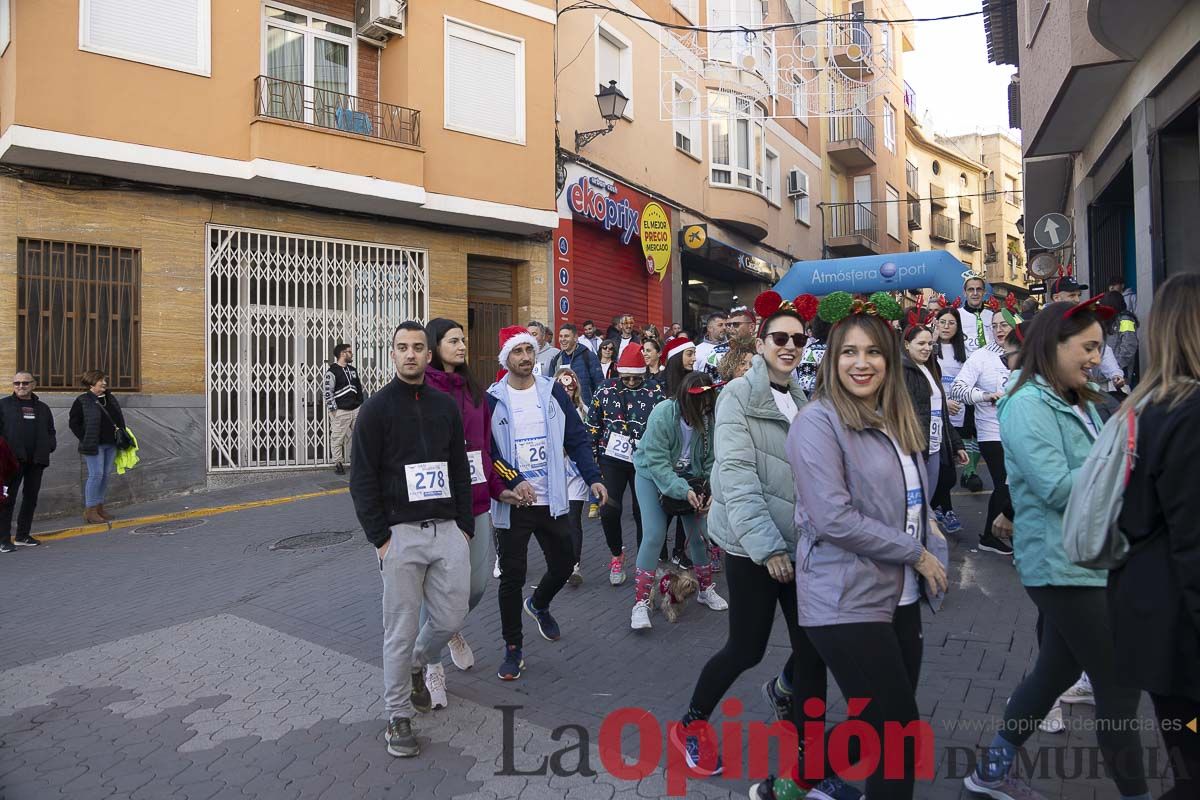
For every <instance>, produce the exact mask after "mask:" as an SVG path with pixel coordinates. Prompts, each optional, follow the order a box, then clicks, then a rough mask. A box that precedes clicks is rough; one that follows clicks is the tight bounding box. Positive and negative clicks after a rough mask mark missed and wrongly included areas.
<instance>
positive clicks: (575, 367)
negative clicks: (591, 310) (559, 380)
mask: <svg viewBox="0 0 1200 800" xmlns="http://www.w3.org/2000/svg"><path fill="white" fill-rule="evenodd" d="M578 335H579V329H578V328H576V327H575V326H574V325H573V324H571V323H570V322H564V323H563V324H562V325H560V326H559V328H558V345H559V347H560V348H562V349H560V350H559V351H558V353H557V354H556V355H555V356H554V357H553V358H552V359H550V371H549V372H547V373H545V374H547V375H550V376H556V375H557V374H558V370H559V367H570V369H571V371H572V372H574V373H575V376H576V378H577V380H578V381H579V391H580V392H581V393H582V395H583V402H584V404H585V405H587V404H590V403H591V402H592V395H594V394H595V393H596V391H597V390H598V389H599V388H600V386H601V385H602V384H603V383H604V373H603V372H601V371H600V359H599V358H597V357H596V354H595V353H593V352H592V351H591V350H589V349H588V348H587V347H584V346H583V345H582V344H581V343H580V342H581V340H580V339H579V338H578Z"/></svg>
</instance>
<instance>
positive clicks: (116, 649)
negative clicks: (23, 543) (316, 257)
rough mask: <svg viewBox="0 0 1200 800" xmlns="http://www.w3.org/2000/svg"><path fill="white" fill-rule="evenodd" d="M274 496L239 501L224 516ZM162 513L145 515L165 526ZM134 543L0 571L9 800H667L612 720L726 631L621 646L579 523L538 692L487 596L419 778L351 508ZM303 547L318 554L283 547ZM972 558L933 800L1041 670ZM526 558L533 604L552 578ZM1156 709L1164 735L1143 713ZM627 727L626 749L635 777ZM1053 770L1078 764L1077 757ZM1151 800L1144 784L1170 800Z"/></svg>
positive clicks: (1062, 740)
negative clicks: (509, 720) (396, 751)
mask: <svg viewBox="0 0 1200 800" xmlns="http://www.w3.org/2000/svg"><path fill="white" fill-rule="evenodd" d="M324 477H325V478H327V479H330V480H333V476H328V475H327V476H324ZM314 479H319V478H314ZM283 485H284V484H283V483H282V482H281V483H280V484H279V486H283ZM268 488H270V487H267V486H265V485H263V484H257V485H254V486H247V487H241V488H239V489H236V490H229V491H230V493H229V494H222V495H221V499H222V504H225V503H228V502H233V501H231V500H228V499H226V498H234V497H242V498H244V499H250V498H253V497H256V496H257V497H262V496H263V495H264V494H265V493H266V490H267V489H268ZM310 490H311V489H310ZM214 494H215V493H214ZM985 497H986V496H984V495H979V496H964V497H956V503H957V504H958V505H959V507H960V513H962V516H963V517H964V519H965V521H966V522H967V528H968V530H975V529H978V526H979V519H978V517H979V515H980V514H981V512H982V506H983V501H984V499H985ZM196 499H197V498H196V497H195V496H189V497H187V498H182V499H180V500H179V504H194V503H195V502H196ZM206 499H207V496H206ZM163 503H164V504H163V505H162V506H155V507H154V509H153V510H154V511H155V512H156V513H161V512H162V511H163V510H169V507H168V504H167V503H166V501H163ZM151 505H153V504H147V506H151ZM631 528H632V526H631V525H630V526H627V536H626V539H627V546H628V547H630V548H631V547H633V533H632V530H631ZM134 530H136V529H126V530H116V531H111V532H105V533H100V534H98V535H94V536H86V537H82V538H78V539H69V540H61V541H51V542H49V543H47V544H45V545H44V546H43V547H40V548H37V549H36V550H24V551H19V552H17V553H15V554H13V555H10V556H6V557H4V558H3V559H0V581H3V584H2V585H3V587H4V595H3V596H4V600H5V606H6V608H7V609H8V613H6V614H5V615H4V616H3V617H0V797H3V798H5V800H42V799H43V798H59V797H62V798H72V800H75V799H76V798H80V799H86V800H90V799H91V798H148V799H149V798H153V799H154V800H157V799H158V798H166V797H172V798H211V797H218V798H234V797H236V798H243V799H244V798H317V797H329V798H339V799H340V798H358V797H366V798H376V797H388V798H434V797H438V798H440V797H457V798H468V799H469V800H499V799H500V798H505V799H507V798H564V797H566V798H573V799H574V798H579V799H580V800H590V799H591V798H635V797H642V798H653V797H663V796H665V795H666V785H665V780H664V775H663V773H662V772H661V771H660V770H655V771H654V772H653V773H651V774H649V775H647V776H646V777H644V778H642V779H641V780H630V781H626V780H621V779H618V778H616V777H613V776H612V775H611V774H609V772H608V771H607V770H605V769H604V766H603V763H602V760H601V757H600V754H599V752H598V751H597V747H598V744H599V733H600V730H601V723H602V721H603V719H604V717H605V715H606V714H608V713H610V712H611V711H613V710H615V709H616V708H618V707H623V706H634V707H639V708H641V709H644V710H645V712H646V713H647V714H652V715H653V716H654V717H655V718H656V719H657V720H658V721H659V722H660V723H661V722H666V721H669V720H672V719H675V718H677V717H678V715H679V714H680V713H681V712H682V711H683V709H684V708H685V707H686V705H687V702H688V699H689V696H690V693H691V689H692V686H693V684H694V681H695V679H696V676H697V674H698V672H699V669H700V666H701V665H702V664H703V662H704V660H705V659H706V658H707V657H708V656H709V655H710V654H711V653H713V652H715V650H716V649H718V648H719V647H720V646H721V645H722V644H723V642H724V639H725V635H726V620H727V617H726V615H724V614H719V613H715V612H712V611H709V610H708V609H706V608H704V607H701V606H697V605H694V604H693V605H689V606H688V607H687V609H686V610H685V612H684V614H683V616H682V618H681V620H680V621H679V623H678V624H675V625H670V624H668V623H667V622H666V621H665V620H663V618H662V617H661V616H659V615H655V616H654V617H653V622H654V628H653V629H652V630H650V631H645V632H633V631H631V630H630V629H629V608H630V605H631V603H632V591H633V590H632V587H631V585H630V584H626V585H625V586H623V587H620V588H619V589H613V588H611V587H609V586H608V584H607V580H606V571H607V550H606V548H605V547H604V541H603V536H602V535H601V533H600V531H599V527H598V525H596V524H595V523H589V524H588V527H587V529H586V534H585V544H584V573H585V578H586V581H585V583H584V585H583V586H582V587H581V588H579V589H572V588H570V587H568V588H566V589H564V590H563V593H562V594H561V595H560V596H559V598H558V599H556V601H555V605H554V609H555V613H556V615H557V617H558V619H559V621H560V623H561V624H562V626H563V629H564V636H563V639H562V640H561V641H559V642H556V643H551V642H546V641H544V640H542V639H540V638H538V637H537V635H536V632H535V631H533V632H531V631H530V629H529V626H528V625H527V626H526V633H527V636H526V648H525V651H526V660H527V670H526V672H525V674H524V675H523V676H522V678H521V679H520V680H519V681H516V682H513V683H503V682H501V681H499V680H497V679H496V677H495V669H496V667H497V666H498V663H499V659H500V654H501V642H500V637H499V628H500V626H499V611H498V608H497V606H496V598H495V589H496V582H495V581H492V582H491V583H490V585H489V588H488V594H487V595H486V596H485V598H484V600H483V602H482V604H481V605H480V606H479V608H477V609H476V610H475V611H474V612H472V614H471V616H470V617H469V619H468V627H467V630H466V635H467V638H468V639H469V641H470V642H471V643H472V645H473V646H474V648H475V653H476V660H477V665H476V667H475V669H473V670H471V671H469V672H465V673H464V672H459V671H457V670H456V669H454V668H453V667H452V666H450V665H449V664H448V660H447V680H448V683H449V687H450V692H451V706H450V708H449V709H447V710H444V711H438V712H435V713H433V714H428V715H422V716H420V718H419V719H418V727H419V736H420V739H421V742H422V746H423V753H422V756H421V757H420V758H419V759H415V760H401V759H393V758H390V757H389V756H387V754H386V753H385V751H384V749H383V746H382V742H381V740H380V736H381V733H382V725H383V722H382V720H381V717H382V711H381V702H380V699H379V693H380V683H381V679H380V670H379V664H380V640H381V625H380V605H379V595H380V584H379V579H378V577H377V574H378V562H377V560H376V559H375V557H374V553H373V551H372V550H371V548H370V546H369V545H368V544H367V543H366V541H365V540H364V538H363V537H362V534H361V531H359V529H358V525H357V522H356V520H355V519H354V516H353V508H352V506H351V503H350V500H349V497H348V496H346V495H345V494H336V495H330V496H325V497H320V498H315V499H308V500H301V501H297V502H294V503H288V504H284V505H277V506H272V507H268V508H253V509H248V510H245V511H236V512H231V513H226V514H220V515H215V516H212V517H209V518H203V517H201V518H199V519H190V520H182V521H180V522H179V523H178V529H177V530H170V529H169V526H156V527H155V528H153V529H152V530H154V531H156V532H154V533H135V532H134ZM301 535H312V539H310V540H309V541H308V543H309V544H318V545H319V544H320V543H321V542H328V544H326V545H325V546H315V547H304V548H302V549H296V550H289V549H282V548H279V547H276V548H275V549H272V546H274V545H278V544H280V542H281V540H284V539H286V538H288V537H294V536H301ZM974 538H975V537H974V535H973V534H970V533H966V532H964V535H963V537H962V539H961V540H960V541H958V542H956V543H955V545H954V550H953V565H952V570H951V573H952V577H953V580H954V584H955V586H954V591H953V594H952V595H951V597H950V598H949V600H948V602H947V606H946V608H945V610H944V611H943V613H940V614H937V615H928V614H927V615H926V619H925V625H926V627H925V658H924V662H923V673H922V680H921V687H920V690H919V693H918V700H919V703H920V707H921V712H922V715H923V716H924V717H925V718H926V719H928V720H929V721H930V723H931V724H932V725H933V727H934V730H935V733H936V736H937V753H936V755H937V757H938V763H939V768H938V777H937V778H936V779H935V780H934V781H933V782H930V783H922V784H920V785H919V787H918V790H917V795H916V796H917V797H919V798H937V799H938V800H940V799H941V798H959V797H968V796H969V795H967V794H966V793H965V792H963V791H962V790H961V782H960V781H959V780H958V779H957V778H956V777H954V770H953V766H954V764H953V763H952V762H953V760H954V759H959V760H961V758H962V757H964V756H965V754H966V752H967V749H969V748H972V747H974V746H976V745H977V744H978V743H980V742H981V741H988V740H990V738H991V731H990V730H989V729H988V728H987V726H988V725H989V724H992V723H993V722H994V721H995V720H997V719H998V718H999V717H1000V715H1001V714H1002V713H1003V707H1004V703H1005V700H1006V698H1007V697H1008V695H1009V694H1010V693H1011V691H1012V689H1013V688H1014V687H1015V686H1016V684H1017V682H1018V681H1019V680H1020V678H1021V677H1022V675H1023V674H1024V672H1025V671H1026V669H1027V668H1028V666H1029V665H1030V664H1031V662H1032V657H1033V655H1034V654H1035V646H1034V642H1033V628H1034V622H1035V619H1036V612H1035V611H1034V609H1033V606H1032V604H1031V603H1030V602H1029V601H1028V599H1027V598H1026V596H1025V594H1024V592H1023V591H1022V590H1021V589H1020V587H1019V586H1018V585H1017V581H1016V576H1015V573H1014V572H1013V569H1012V567H1011V562H1010V561H1009V560H1008V559H1005V558H1002V557H1000V556H996V555H993V554H988V553H982V552H972V551H971V549H970V545H973V543H974ZM338 540H342V541H340V542H339V541H338ZM333 542H337V543H333ZM284 544H285V545H286V544H287V543H286V542H285V543H284ZM302 544H303V542H302ZM532 553H533V555H531V559H530V561H531V566H530V581H531V583H532V582H533V581H536V579H537V577H538V576H540V568H539V567H540V564H541V559H540V555H539V554H537V549H536V548H533V549H532ZM721 591H722V592H724V586H723V582H722V583H721ZM530 633H532V635H528V634H530ZM787 651H788V648H787V639H786V635H785V633H784V631H783V629H782V625H781V624H777V626H776V629H775V631H774V633H773V635H772V640H771V645H770V647H769V648H768V652H767V655H766V657H765V659H764V661H763V663H762V664H760V665H759V667H757V668H756V669H754V670H752V671H751V672H750V673H748V674H746V675H745V676H743V678H742V680H741V681H740V682H739V683H738V684H737V685H736V686H735V687H734V691H733V695H735V696H737V697H738V698H740V699H741V700H742V701H743V702H744V704H745V711H744V713H743V715H742V719H743V720H753V719H762V718H763V717H764V716H765V715H766V713H767V709H766V708H765V705H764V703H763V701H762V699H761V698H760V696H759V694H758V686H759V685H760V684H761V682H762V681H764V680H765V679H766V678H767V677H768V676H769V675H771V674H773V672H774V671H775V670H777V669H778V668H779V666H780V665H781V664H782V663H783V661H784V659H785V658H786V655H787ZM830 701H831V705H832V707H833V714H832V716H833V718H834V719H840V718H841V717H842V716H844V703H843V702H841V701H840V700H839V699H838V698H837V697H836V691H835V690H834V689H833V688H832V687H831V697H830ZM500 706H521V708H520V709H519V710H517V711H515V721H514V723H513V724H512V726H511V748H510V751H511V764H509V765H508V766H511V767H512V768H513V769H505V766H506V761H505V752H504V751H505V747H504V744H505V735H506V729H508V728H509V726H508V725H506V724H505V720H504V716H503V712H502V711H500V710H498V707H500ZM1142 711H1143V716H1144V717H1145V718H1146V719H1152V718H1153V715H1152V712H1151V710H1150V708H1149V704H1148V703H1147V704H1145V705H1144V706H1143V709H1142ZM1067 716H1068V722H1070V723H1072V725H1073V728H1072V730H1071V731H1070V732H1069V733H1064V734H1059V735H1057V736H1052V735H1046V734H1039V735H1038V736H1036V737H1035V738H1034V740H1033V741H1032V744H1035V745H1038V746H1043V747H1063V746H1068V747H1074V748H1079V747H1091V746H1094V737H1093V736H1092V734H1091V733H1089V732H1088V731H1087V730H1086V725H1087V723H1088V722H1089V721H1090V718H1091V708H1090V707H1086V706H1083V707H1078V706H1077V707H1072V708H1068V709H1067ZM564 726H578V727H564ZM633 730H634V729H633V728H632V727H628V728H626V729H625V735H624V742H625V746H626V754H627V756H629V760H632V756H633V755H634V751H633V749H632V747H631V743H632V740H633V739H634V734H633ZM581 731H582V732H585V733H586V736H587V742H586V745H584V746H580V744H579V737H580V734H581ZM1146 740H1147V743H1148V744H1150V743H1153V741H1154V739H1153V738H1152V737H1151V736H1150V735H1149V734H1147V737H1146ZM954 748H965V749H954ZM1062 752H1063V753H1064V754H1066V755H1067V763H1068V767H1069V766H1070V764H1071V759H1073V758H1074V757H1075V756H1074V751H1062ZM556 753H558V754H559V755H557V756H555V755H554V754H556ZM585 753H586V759H585V763H584V764H583V765H584V766H586V767H587V770H586V772H588V773H591V772H594V773H595V774H572V775H570V776H567V777H559V776H555V775H553V774H545V775H542V774H497V773H513V772H516V771H520V772H523V773H530V772H532V773H537V771H538V768H539V767H540V766H541V765H542V764H543V763H546V760H547V759H548V758H551V757H553V758H552V760H551V762H550V763H553V764H556V765H558V766H559V767H560V768H562V769H560V771H564V770H565V771H569V772H572V773H578V772H579V770H578V769H577V768H578V767H579V766H580V765H581V759H583V756H584V754H585ZM663 764H665V759H664V760H663ZM961 769H962V767H961V764H960V765H959V771H958V774H961ZM1162 769H1163V765H1162V764H1160V765H1159V766H1158V770H1159V771H1160V772H1161V771H1162ZM1035 785H1036V786H1037V787H1038V788H1039V790H1040V791H1042V792H1043V793H1044V794H1045V795H1046V796H1047V797H1067V798H1081V799H1082V798H1106V799H1107V798H1116V797H1117V794H1116V792H1115V789H1114V788H1113V786H1112V784H1111V782H1109V781H1107V780H1104V779H1095V780H1089V779H1086V778H1076V779H1074V780H1066V781H1064V780H1058V779H1052V778H1047V779H1038V780H1036V781H1035ZM747 787H748V781H746V780H743V779H729V780H713V781H708V782H690V783H688V785H687V796H688V797H703V798H725V797H730V798H732V797H745V796H746V789H747ZM1161 789H1162V785H1161V783H1160V782H1158V781H1155V782H1154V783H1153V784H1152V791H1153V792H1154V793H1155V794H1156V795H1157V794H1158V793H1159V792H1160V791H1161Z"/></svg>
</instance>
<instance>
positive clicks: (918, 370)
mask: <svg viewBox="0 0 1200 800" xmlns="http://www.w3.org/2000/svg"><path fill="white" fill-rule="evenodd" d="M903 364H904V385H905V386H907V387H908V394H909V396H910V397H912V403H913V408H914V409H915V410H916V412H917V420H918V421H919V422H920V424H921V429H922V430H924V431H925V432H926V437H927V442H926V443H927V444H928V445H929V446H930V447H929V450H928V452H926V454H925V470H926V472H927V473H928V476H929V483H928V485H929V486H937V484H938V477H939V476H940V475H941V470H942V467H943V466H946V467H947V468H949V467H950V466H951V465H953V464H954V463H956V462H957V463H958V464H966V463H967V451H966V450H965V449H963V443H962V439H961V438H960V437H959V435H958V431H956V430H955V429H954V426H953V425H950V424H948V422H949V420H950V409H949V408H948V407H947V405H946V393H945V391H944V390H943V388H942V373H941V370H940V369H939V368H938V360H937V359H936V358H934V357H933V333H932V332H931V331H930V330H929V328H927V327H925V326H924V325H910V326H909V327H908V329H907V330H906V331H905V332H904V358H903ZM935 412H936V413H935Z"/></svg>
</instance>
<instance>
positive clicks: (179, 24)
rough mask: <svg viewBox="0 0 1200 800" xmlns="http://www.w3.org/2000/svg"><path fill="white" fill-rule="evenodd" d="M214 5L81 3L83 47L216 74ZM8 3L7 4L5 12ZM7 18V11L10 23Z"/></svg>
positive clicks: (137, 0) (178, 0)
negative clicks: (211, 32) (212, 66)
mask: <svg viewBox="0 0 1200 800" xmlns="http://www.w3.org/2000/svg"><path fill="white" fill-rule="evenodd" d="M209 3H210V0H79V49H80V50H86V51H88V52H89V53H99V54H100V55H105V56H112V57H114V58H123V59H126V60H128V61H138V62H141V63H143V64H152V65H154V66H157V67H165V68H167V69H175V70H179V71H181V72H192V73H195V74H197V75H205V76H207V75H209V74H211V71H210V64H211V54H210V46H211V45H210V36H209V29H210V24H211V8H210V5H209ZM8 5H9V3H8V2H7V1H6V2H4V4H3V6H4V8H5V9H6V10H7V8H8ZM7 18H8V15H7V13H5V20H6V24H7ZM5 38H6V39H7V37H5Z"/></svg>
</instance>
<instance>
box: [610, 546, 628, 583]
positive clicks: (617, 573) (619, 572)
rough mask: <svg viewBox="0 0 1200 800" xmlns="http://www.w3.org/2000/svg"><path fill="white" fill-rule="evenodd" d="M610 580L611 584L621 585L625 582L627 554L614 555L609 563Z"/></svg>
mask: <svg viewBox="0 0 1200 800" xmlns="http://www.w3.org/2000/svg"><path fill="white" fill-rule="evenodd" d="M608 582H609V585H611V586H620V585H621V584H622V583H624V582H625V554H624V553H621V555H619V556H613V560H612V561H611V562H610V563H609V565H608Z"/></svg>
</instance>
